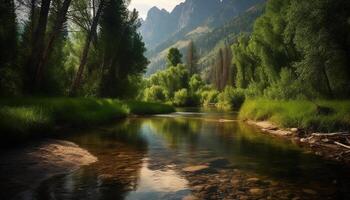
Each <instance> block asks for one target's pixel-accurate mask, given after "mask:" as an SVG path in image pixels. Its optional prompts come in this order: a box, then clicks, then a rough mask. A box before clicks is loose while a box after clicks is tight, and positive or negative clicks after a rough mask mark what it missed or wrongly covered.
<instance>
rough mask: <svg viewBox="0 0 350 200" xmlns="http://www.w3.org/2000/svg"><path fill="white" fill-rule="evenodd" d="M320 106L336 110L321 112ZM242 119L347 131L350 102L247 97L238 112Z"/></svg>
mask: <svg viewBox="0 0 350 200" xmlns="http://www.w3.org/2000/svg"><path fill="white" fill-rule="evenodd" d="M317 105H318V106H322V107H326V108H330V109H331V110H332V111H333V112H331V113H328V114H324V113H319V112H318V110H317ZM239 118H240V119H243V120H244V119H253V120H269V121H271V122H273V123H275V124H276V125H279V126H281V127H289V128H290V127H297V128H303V129H306V130H311V131H323V132H331V131H342V130H344V131H346V130H349V128H350V121H349V119H350V102H349V101H315V102H310V101H303V100H289V101H277V100H269V99H255V100H246V101H245V103H244V104H243V106H242V108H241V110H240V112H239Z"/></svg>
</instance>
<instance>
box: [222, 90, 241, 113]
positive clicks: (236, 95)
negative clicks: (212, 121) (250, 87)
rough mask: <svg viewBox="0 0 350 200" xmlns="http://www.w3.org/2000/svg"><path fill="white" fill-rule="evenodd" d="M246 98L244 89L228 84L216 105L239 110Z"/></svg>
mask: <svg viewBox="0 0 350 200" xmlns="http://www.w3.org/2000/svg"><path fill="white" fill-rule="evenodd" d="M244 100H245V94H244V91H243V90H242V89H235V88H233V87H231V86H228V87H226V88H225V89H224V91H223V92H221V93H220V94H219V96H218V103H217V104H216V106H217V107H218V108H219V109H223V110H239V108H240V107H241V106H242V104H243V102H244Z"/></svg>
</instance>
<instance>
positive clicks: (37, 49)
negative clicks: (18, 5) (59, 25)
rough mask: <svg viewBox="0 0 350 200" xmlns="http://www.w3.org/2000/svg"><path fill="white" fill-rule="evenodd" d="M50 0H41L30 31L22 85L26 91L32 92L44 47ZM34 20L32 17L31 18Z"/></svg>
mask: <svg viewBox="0 0 350 200" xmlns="http://www.w3.org/2000/svg"><path fill="white" fill-rule="evenodd" d="M50 4H51V0H42V1H41V6H40V14H39V19H38V22H37V25H36V28H35V31H32V37H31V38H32V40H31V46H30V48H29V49H30V53H29V57H28V60H27V63H26V67H25V68H26V69H25V70H26V72H27V73H26V75H25V78H26V79H27V80H25V83H24V86H25V90H26V92H27V93H29V94H30V93H32V92H34V88H35V82H36V81H35V79H36V72H37V66H38V65H39V61H40V58H42V55H43V51H44V48H45V33H46V28H47V22H48V16H49V11H50ZM31 20H34V19H31Z"/></svg>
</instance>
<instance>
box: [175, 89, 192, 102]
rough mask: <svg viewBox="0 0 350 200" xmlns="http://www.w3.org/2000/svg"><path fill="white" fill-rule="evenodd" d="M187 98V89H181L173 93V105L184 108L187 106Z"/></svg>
mask: <svg viewBox="0 0 350 200" xmlns="http://www.w3.org/2000/svg"><path fill="white" fill-rule="evenodd" d="M189 98H190V97H189V92H188V91H187V89H185V88H183V89H181V90H179V91H177V92H175V96H174V104H175V105H177V106H186V105H188V102H189Z"/></svg>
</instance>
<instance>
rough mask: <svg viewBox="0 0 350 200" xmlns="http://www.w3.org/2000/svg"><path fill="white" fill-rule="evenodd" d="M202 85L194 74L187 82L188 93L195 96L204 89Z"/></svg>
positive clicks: (200, 80) (201, 81)
mask: <svg viewBox="0 0 350 200" xmlns="http://www.w3.org/2000/svg"><path fill="white" fill-rule="evenodd" d="M204 85H205V83H204V81H203V80H202V78H201V77H200V76H199V75H198V74H194V75H193V76H192V77H191V79H190V82H189V88H190V93H191V94H196V93H197V92H199V91H200V90H201V89H202V88H203V87H204Z"/></svg>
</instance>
